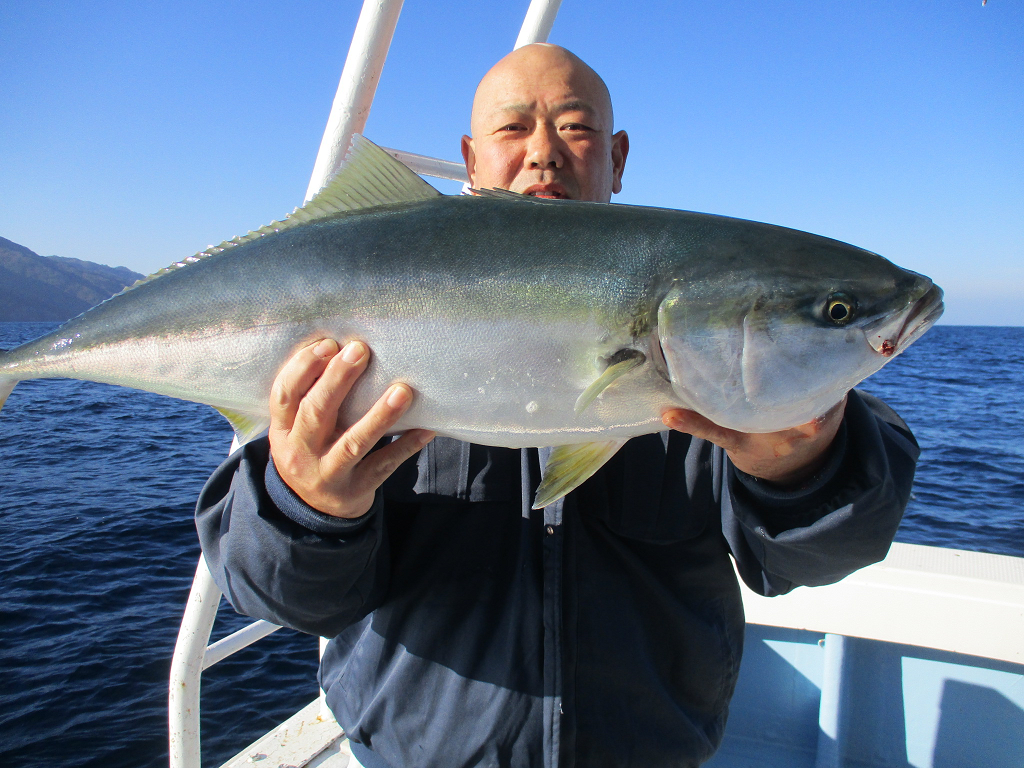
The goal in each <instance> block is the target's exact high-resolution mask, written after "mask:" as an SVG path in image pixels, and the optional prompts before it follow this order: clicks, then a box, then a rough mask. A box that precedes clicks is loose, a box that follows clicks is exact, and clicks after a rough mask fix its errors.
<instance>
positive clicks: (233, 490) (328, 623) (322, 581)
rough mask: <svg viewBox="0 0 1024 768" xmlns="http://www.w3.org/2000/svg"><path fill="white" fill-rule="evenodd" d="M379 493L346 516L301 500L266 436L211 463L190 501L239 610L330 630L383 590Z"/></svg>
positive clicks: (214, 567)
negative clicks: (358, 512) (360, 511)
mask: <svg viewBox="0 0 1024 768" xmlns="http://www.w3.org/2000/svg"><path fill="white" fill-rule="evenodd" d="M381 507H382V502H381V499H380V493H379V492H378V495H377V499H376V500H375V502H374V506H373V508H372V509H371V510H370V511H369V512H367V513H366V514H365V515H363V516H362V517H360V518H357V519H354V520H346V519H342V518H336V517H331V516H329V515H325V514H323V513H321V512H319V511H317V510H315V509H313V508H311V507H309V506H307V505H306V504H305V503H304V502H303V501H302V500H301V499H300V498H299V497H298V496H296V495H295V493H294V492H293V491H292V490H291V489H290V488H288V486H287V485H285V483H284V481H283V480H281V478H280V476H279V475H278V474H277V470H276V469H275V468H274V464H273V461H272V460H271V458H270V445H269V441H268V439H267V438H266V437H265V436H264V437H260V438H258V439H256V440H253V441H252V442H250V443H247V444H246V445H244V446H242V447H241V448H239V449H238V450H237V451H235V452H234V453H233V454H232V455H231V456H229V457H228V459H227V460H226V461H225V462H224V463H223V464H221V465H220V467H218V468H217V470H216V471H215V472H214V473H213V475H211V477H210V479H209V480H208V481H207V483H206V485H205V486H204V487H203V490H202V493H201V494H200V496H199V501H198V503H197V505H196V528H197V529H198V531H199V540H200V543H201V544H202V548H203V554H204V555H205V556H206V562H207V564H208V565H209V567H210V571H211V573H212V574H213V578H214V581H216V583H217V585H218V586H219V587H220V589H221V591H222V592H223V593H224V595H225V596H226V597H227V599H228V601H229V602H230V603H231V605H232V606H233V607H234V608H235V610H237V611H238V612H239V613H243V614H245V615H247V616H252V617H254V618H261V619H267V620H268V621H272V622H274V623H276V624H283V625H285V626H288V627H292V628H294V629H298V630H301V631H303V632H308V633H310V634H314V635H322V636H325V637H332V636H334V635H336V634H338V633H339V632H341V631H342V630H343V629H344V628H345V627H347V626H349V625H350V624H352V623H354V622H356V621H358V620H359V619H361V618H363V617H364V616H365V615H366V614H368V613H369V612H370V611H371V610H373V608H374V607H375V603H376V602H378V601H379V595H380V594H382V592H383V591H384V589H386V581H387V576H386V574H387V568H386V565H387V543H386V535H385V532H384V526H383V525H382V517H383V511H382V508H381Z"/></svg>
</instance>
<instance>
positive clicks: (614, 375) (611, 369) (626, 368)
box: [574, 349, 647, 415]
mask: <svg viewBox="0 0 1024 768" xmlns="http://www.w3.org/2000/svg"><path fill="white" fill-rule="evenodd" d="M646 360H647V356H646V355H644V353H643V352H641V351H640V350H637V349H620V350H619V351H618V352H616V353H615V354H614V355H612V356H611V358H610V359H609V360H608V367H607V368H605V369H604V373H602V374H601V375H600V376H598V377H597V378H596V379H594V383H593V384H591V385H590V386H589V387H587V388H586V389H584V390H583V394H581V395H580V396H579V398H577V400H576V406H575V408H574V410H575V411H576V414H577V415H579V414H581V413H583V411H585V410H586V409H587V406H588V405H590V404H591V403H592V402H594V401H595V400H596V399H597V397H598V395H600V394H601V393H602V392H604V391H605V390H606V389H608V387H610V386H611V385H612V384H614V383H615V382H616V381H618V380H619V379H621V378H622V377H623V376H625V375H626V374H627V373H629V372H630V371H632V370H633V369H635V368H639V367H640V366H641V365H643V364H644V362H645V361H646Z"/></svg>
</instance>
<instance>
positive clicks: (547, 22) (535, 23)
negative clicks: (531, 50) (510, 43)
mask: <svg viewBox="0 0 1024 768" xmlns="http://www.w3.org/2000/svg"><path fill="white" fill-rule="evenodd" d="M561 4H562V0H533V2H531V3H530V7H529V9H528V10H527V11H526V18H525V19H523V26H522V28H521V29H520V30H519V37H518V38H516V44H515V46H514V47H513V50H514V49H515V48H522V47H523V46H524V45H529V44H530V43H546V42H547V41H548V37H549V36H550V35H551V27H552V26H553V25H554V23H555V16H557V15H558V6H559V5H561Z"/></svg>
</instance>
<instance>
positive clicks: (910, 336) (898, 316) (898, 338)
mask: <svg viewBox="0 0 1024 768" xmlns="http://www.w3.org/2000/svg"><path fill="white" fill-rule="evenodd" d="M921 280H922V286H921V287H922V290H921V291H920V296H915V297H913V298H911V300H910V301H908V303H907V305H906V307H904V308H903V310H902V311H899V312H893V313H891V314H890V315H888V316H884V317H881V318H879V319H878V320H877V321H875V322H873V323H870V324H869V325H867V326H865V327H864V337H865V339H866V340H867V343H868V344H869V345H870V346H871V348H872V349H873V350H875V352H877V353H878V354H879V355H882V356H883V357H886V358H891V357H895V356H896V355H898V354H900V353H901V352H902V351H903V350H905V349H906V348H907V347H909V346H910V345H911V344H913V343H914V342H915V341H917V340H918V339H919V338H921V336H923V335H924V333H925V331H927V330H928V329H929V328H931V327H932V326H933V325H935V321H937V320H938V319H939V318H940V317H941V316H942V313H943V311H944V310H945V304H944V303H943V300H942V299H943V293H942V289H941V288H939V286H937V285H935V284H934V283H933V282H932V281H931V280H929V279H928V278H926V277H922V278H921Z"/></svg>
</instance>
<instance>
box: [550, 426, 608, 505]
mask: <svg viewBox="0 0 1024 768" xmlns="http://www.w3.org/2000/svg"><path fill="white" fill-rule="evenodd" d="M625 444H626V441H625V440H609V441H607V442H601V443H577V444H575V445H559V446H558V447H556V448H553V449H552V450H551V456H549V457H548V463H547V464H546V465H545V466H544V480H543V481H542V482H541V484H540V486H539V487H538V488H537V498H536V499H535V500H534V502H533V508H534V509H542V508H543V507H546V506H547V505H548V504H552V503H553V502H556V501H558V500H559V499H560V498H562V497H563V496H565V494H567V493H569V491H572V490H574V489H576V488H578V487H579V486H581V485H583V483H584V482H585V481H586V480H588V479H590V478H591V477H592V476H593V474H594V473H595V472H597V470H599V469H600V468H601V467H603V466H604V465H605V463H606V462H607V461H608V459H610V458H611V457H612V456H614V455H615V452H616V451H618V450H619V448H621V447H622V446H624V445H625Z"/></svg>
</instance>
